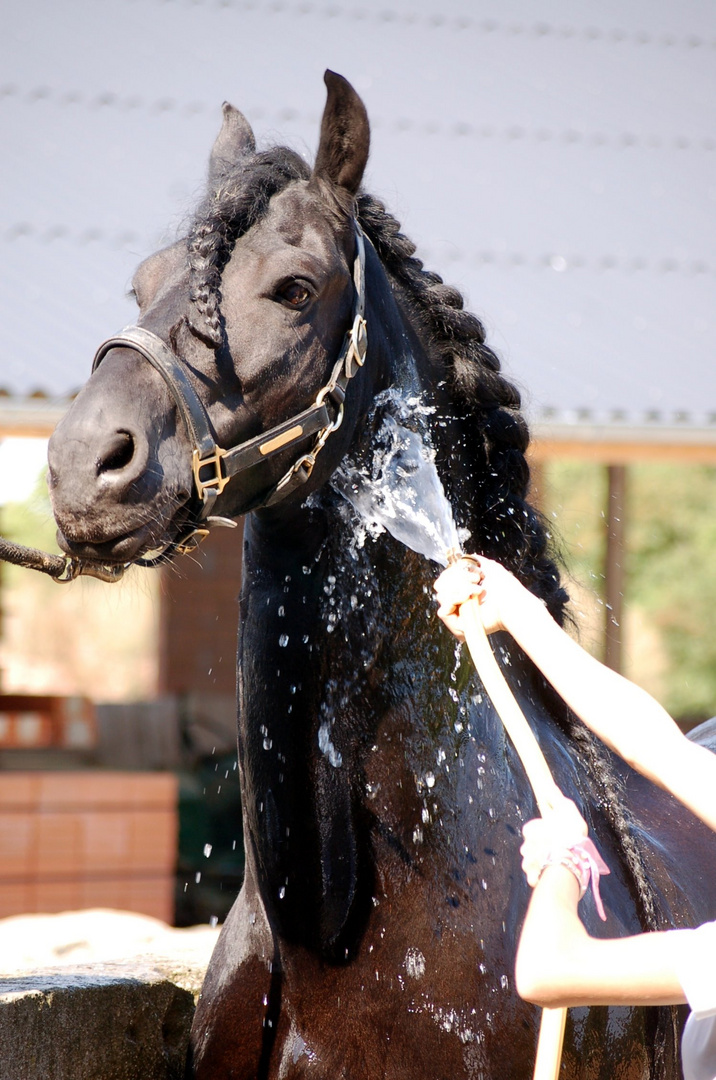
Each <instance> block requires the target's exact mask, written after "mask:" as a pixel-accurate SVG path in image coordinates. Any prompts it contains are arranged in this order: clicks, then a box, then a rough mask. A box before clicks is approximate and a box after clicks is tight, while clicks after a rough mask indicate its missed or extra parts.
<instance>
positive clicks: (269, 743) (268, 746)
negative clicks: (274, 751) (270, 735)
mask: <svg viewBox="0 0 716 1080" xmlns="http://www.w3.org/2000/svg"><path fill="white" fill-rule="evenodd" d="M272 746H273V739H264V750H270V749H271V747H272Z"/></svg>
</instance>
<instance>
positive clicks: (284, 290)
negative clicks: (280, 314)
mask: <svg viewBox="0 0 716 1080" xmlns="http://www.w3.org/2000/svg"><path fill="white" fill-rule="evenodd" d="M278 295H279V296H280V298H281V299H282V300H283V301H285V303H287V304H290V306H291V307H293V308H302V307H305V305H306V304H307V303H308V301H309V300H310V298H311V294H310V292H309V291H308V289H307V288H306V286H305V285H302V284H301V282H300V281H288V282H286V284H285V285H282V286H281V288H280V289H279V290H278Z"/></svg>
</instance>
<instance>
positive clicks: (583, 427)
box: [529, 422, 716, 465]
mask: <svg viewBox="0 0 716 1080" xmlns="http://www.w3.org/2000/svg"><path fill="white" fill-rule="evenodd" d="M531 432H532V440H531V443H530V451H529V452H530V458H531V459H532V460H533V461H550V460H554V459H555V458H576V459H580V460H582V461H592V462H594V463H596V464H601V465H630V464H632V463H633V462H636V461H645V462H658V461H664V462H681V463H683V464H691V465H714V464H716V425H714V426H713V427H703V426H702V427H690V426H688V425H687V424H684V425H683V426H675V425H671V426H666V425H659V424H653V425H650V424H640V425H629V424H593V423H586V422H584V423H574V424H561V423H541V422H535V423H533V424H532V425H531Z"/></svg>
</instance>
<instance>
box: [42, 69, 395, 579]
mask: <svg viewBox="0 0 716 1080" xmlns="http://www.w3.org/2000/svg"><path fill="white" fill-rule="evenodd" d="M325 78H326V84H327V88H328V98H327V103H326V108H325V112H324V116H323V122H322V127H321V138H320V144H319V148H318V153H317V157H316V162H315V166H314V168H313V170H312V171H311V170H309V169H308V167H307V166H306V164H305V163H304V161H303V160H302V159H301V158H300V157H298V155H296V154H294V153H292V152H291V151H289V150H286V149H283V148H280V149H276V150H269V151H266V152H264V153H258V154H257V153H256V152H255V144H254V137H253V134H252V131H251V128H250V127H249V125H248V122H247V121H246V120H245V118H244V117H243V116H242V115H241V113H239V112H238V111H237V110H236V109H234V108H233V107H232V106H230V105H225V106H224V122H223V126H222V129H221V132H220V134H219V136H218V138H217V140H216V143H215V145H214V148H213V151H212V154H211V159H210V164H209V183H208V194H207V196H206V199H205V201H204V203H203V205H202V206H201V208H200V210H199V212H198V214H197V217H196V220H195V222H194V225H193V227H192V229H191V232H190V234H189V236H188V237H187V238H186V239H183V240H180V241H179V242H177V243H175V244H173V245H172V246H171V247H168V248H166V249H165V250H163V251H160V252H158V253H157V254H155V255H152V256H151V257H150V258H148V259H147V260H146V261H145V262H144V263H142V265H141V266H140V267H139V269H138V270H137V272H136V274H135V276H134V280H133V285H132V291H133V294H134V296H135V297H136V301H137V304H138V306H139V318H138V320H137V326H136V327H132V328H129V329H128V330H126V331H123V332H122V333H121V334H119V335H117V337H115V338H111V339H109V340H108V341H107V342H106V343H105V344H104V345H103V346H102V347H101V349H100V350H99V351H98V354H97V357H96V359H95V367H94V373H93V374H92V377H91V378H90V379H89V381H88V383H87V384H86V386H85V387H84V388H83V390H82V391H81V392H80V394H79V395H78V397H77V399H76V400H75V402H74V403H73V405H72V407H71V408H70V410H69V411H68V413H67V415H66V416H65V418H64V419H63V420H62V422H61V423H60V424H59V425H58V428H57V430H56V432H55V434H54V436H53V438H52V440H51V444H50V450H49V464H50V471H49V478H50V490H51V495H52V502H53V509H54V513H55V517H56V520H57V524H58V528H59V532H58V537H59V542H60V544H61V546H62V547H63V548H64V550H65V551H67V552H68V553H69V554H71V555H75V556H80V557H82V558H85V559H95V560H101V561H105V562H129V561H132V560H134V559H136V558H137V557H140V556H142V555H143V554H144V553H145V552H147V551H149V550H151V549H158V548H159V549H161V548H165V547H166V545H167V544H170V543H171V542H172V541H177V540H178V539H181V538H182V537H186V536H187V535H188V534H191V533H192V532H193V531H194V529H195V527H196V526H197V525H203V524H205V521H206V518H210V517H212V516H213V517H219V518H233V517H236V516H239V515H241V514H243V513H245V512H246V511H247V510H249V509H253V508H255V507H257V506H261V505H265V504H267V503H274V502H278V501H285V500H288V501H290V500H291V498H292V497H293V498H296V492H298V493H299V494H300V497H301V499H304V498H305V497H306V495H307V494H309V493H310V492H311V491H312V490H313V489H315V488H316V487H318V486H320V485H321V484H322V483H324V482H325V480H326V478H327V476H328V475H330V473H331V472H332V470H333V469H334V468H335V465H336V462H337V461H338V460H340V457H341V456H342V455H343V454H344V453H345V450H346V448H347V446H348V445H349V443H350V441H351V439H352V437H353V434H354V431H355V427H356V424H357V422H358V418H359V416H361V414H362V413H364V411H365V405H366V400H369V399H370V396H371V395H372V394H373V393H374V392H375V389H376V386H377V385H378V377H379V376H378V372H377V370H376V366H377V362H376V358H375V353H373V354H372V355H371V354H369V355H368V356H367V358H366V350H365V323H364V322H363V320H362V316H363V307H364V297H365V290H364V281H365V246H364V240H363V235H362V232H361V231H360V229H359V227H358V226H357V223H356V215H355V195H356V192H357V190H358V187H359V184H360V182H361V178H362V175H363V170H364V168H365V164H366V160H367V156H368V145H369V127H368V119H367V116H366V112H365V108H364V106H363V104H362V102H361V100H360V98H359V97H358V96H357V94H356V93H355V91H353V89H352V88H351V87H350V85H349V84H348V83H347V82H346V81H345V80H344V79H342V78H341V77H340V76H339V75H335V74H333V73H331V72H327V73H326V77H325ZM364 361H365V371H361V378H360V379H357V380H356V384H359V385H357V386H356V389H354V388H353V387H351V392H350V393H349V394H347V393H346V391H347V388H348V383H349V381H351V380H352V379H353V377H354V376H355V375H356V374H357V372H358V371H359V370H360V369H361V368H362V367H363V364H364ZM329 435H330V440H329V438H328V436H329ZM324 446H326V449H325V450H324ZM227 450H228V451H229V453H228V454H226V453H225V451H227ZM317 451H321V452H320V453H319V452H317Z"/></svg>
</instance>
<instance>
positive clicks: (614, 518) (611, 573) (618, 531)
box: [604, 465, 627, 672]
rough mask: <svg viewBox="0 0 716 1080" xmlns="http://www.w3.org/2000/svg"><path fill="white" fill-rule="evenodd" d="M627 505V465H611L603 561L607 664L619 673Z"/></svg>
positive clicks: (608, 476)
mask: <svg viewBox="0 0 716 1080" xmlns="http://www.w3.org/2000/svg"><path fill="white" fill-rule="evenodd" d="M626 502H627V470H626V466H625V465H609V466H607V509H606V544H605V558H604V601H605V612H604V663H605V664H606V665H607V667H610V668H611V669H612V670H613V671H619V672H621V670H622V662H623V634H622V627H623V620H624V585H625V573H624V569H625V568H624V563H625V558H626V543H625V538H626V523H625V517H626Z"/></svg>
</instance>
